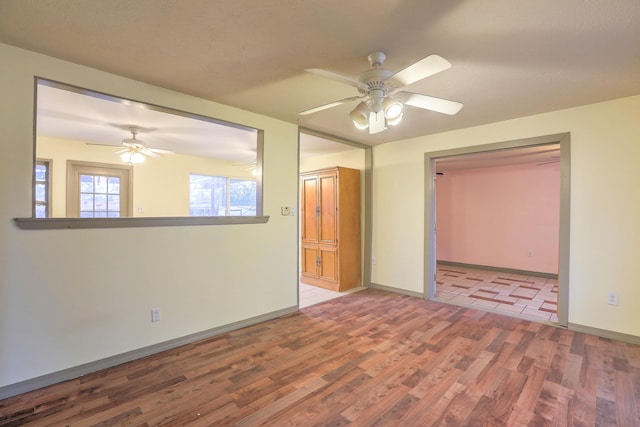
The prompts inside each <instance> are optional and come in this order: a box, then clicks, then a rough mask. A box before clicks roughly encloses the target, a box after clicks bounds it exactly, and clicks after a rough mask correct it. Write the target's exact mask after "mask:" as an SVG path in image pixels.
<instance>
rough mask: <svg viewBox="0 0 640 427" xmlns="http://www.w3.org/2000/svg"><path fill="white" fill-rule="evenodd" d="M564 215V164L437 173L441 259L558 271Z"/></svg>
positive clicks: (437, 223)
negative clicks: (561, 195) (562, 198)
mask: <svg viewBox="0 0 640 427" xmlns="http://www.w3.org/2000/svg"><path fill="white" fill-rule="evenodd" d="M559 221H560V168H559V165H558V164H550V165H543V166H536V165H515V166H501V167H494V168H482V169H468V170H461V171H449V172H445V174H444V175H438V176H437V178H436V225H437V234H436V257H437V259H438V260H440V261H452V262H460V263H465V264H477V265H484V266H491V267H505V268H513V269H518V270H528V271H536V272H541V273H553V274H557V273H558V232H559ZM530 253H531V256H530Z"/></svg>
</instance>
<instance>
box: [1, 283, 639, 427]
mask: <svg viewBox="0 0 640 427" xmlns="http://www.w3.org/2000/svg"><path fill="white" fill-rule="evenodd" d="M639 407H640V346H636V345H631V344H625V343H622V342H617V341H611V340H608V339H602V338H598V337H595V336H591V335H586V334H582V333H574V332H570V331H567V330H563V329H559V328H555V327H552V326H548V325H543V324H538V323H534V322H529V321H526V320H520V319H515V318H511V317H507V316H502V315H499V314H493V313H488V312H483V311H478V310H473V309H469V308H463V307H458V306H452V305H447V304H441V303H437V302H431V301H423V300H421V299H418V298H412V297H408V296H403V295H398V294H392V293H387V292H383V291H378V290H365V291H361V292H356V293H353V294H350V295H346V296H344V297H341V298H337V299H333V300H330V301H327V302H323V303H320V304H317V305H313V306H310V307H307V308H304V309H302V310H301V311H300V312H299V313H296V314H293V315H289V316H286V317H283V318H280V319H277V320H273V321H269V322H265V323H262V324H259V325H254V326H251V327H248V328H244V329H241V330H238V331H234V332H232V333H228V334H224V335H221V336H218V337H215V338H212V339H208V340H204V341H200V342H197V343H194V344H190V345H187V346H183V347H180V348H177V349H174V350H170V351H166V352H163V353H160V354H157V355H154V356H150V357H147V358H144V359H140V360H138V361H135V362H131V363H127V364H123V365H120V366H117V367H114V368H111V369H107V370H104V371H100V372H97V373H94V374H91V375H86V376H84V377H82V378H78V379H76V380H72V381H67V382H64V383H61V384H57V385H54V386H51V387H47V388H44V389H41V390H37V391H33V392H30V393H27V394H23V395H20V396H16V397H13V398H10V399H6V400H4V401H0V425H3V426H6V425H25V424H26V425H34V426H45V425H55V426H64V425H82V426H85V425H86V426H107V425H118V426H124V425H127V426H129V425H131V426H155V425H194V426H209V425H216V426H218V425H237V426H257V425H272V426H288V425H302V426H314V425H316V426H339V425H347V424H349V425H354V426H456V427H457V426H594V425H597V426H616V425H617V426H625V427H627V426H638V425H640V415H639V410H638V409H639Z"/></svg>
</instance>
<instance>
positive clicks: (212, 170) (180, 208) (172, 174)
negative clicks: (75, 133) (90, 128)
mask: <svg viewBox="0 0 640 427" xmlns="http://www.w3.org/2000/svg"><path fill="white" fill-rule="evenodd" d="M36 145H37V146H36V155H37V157H38V158H43V159H48V160H51V161H52V165H51V171H52V182H51V214H52V216H53V217H65V216H66V185H67V160H77V161H82V162H98V163H109V164H116V165H122V164H123V162H122V161H121V160H120V159H119V158H118V155H117V154H115V152H116V151H117V150H118V148H117V147H104V146H98V145H88V144H86V141H76V140H69V139H61V138H52V137H47V136H41V137H38V141H37V144H36ZM190 174H202V175H215V176H228V177H231V178H247V179H254V177H253V176H252V175H251V171H249V170H248V169H247V168H245V167H239V166H233V163H232V162H228V161H224V160H216V159H208V158H202V157H194V156H186V155H182V154H171V155H164V156H163V157H162V158H161V159H154V158H147V159H146V160H145V162H144V163H141V164H138V165H134V166H133V208H132V212H133V216H142V217H157V216H188V215H189V175H190Z"/></svg>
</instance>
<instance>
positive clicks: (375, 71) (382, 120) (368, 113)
mask: <svg viewBox="0 0 640 427" xmlns="http://www.w3.org/2000/svg"><path fill="white" fill-rule="evenodd" d="M385 59H386V55H385V54H384V53H383V52H373V53H371V54H369V56H368V60H369V64H370V65H371V67H372V68H371V69H370V70H367V71H365V72H364V73H362V74H361V75H360V76H359V77H358V79H357V80H356V79H352V78H350V77H346V76H342V75H340V74H337V73H334V72H331V71H326V70H322V69H318V68H311V69H307V70H306V71H308V72H310V73H313V74H317V75H320V76H323V77H328V78H330V79H333V80H337V81H340V82H342V83H346V84H348V85H350V86H353V87H355V88H356V89H358V92H360V94H361V95H360V96H353V97H349V98H345V99H341V100H339V101H334V102H331V103H329V104H325V105H321V106H319V107H314V108H311V109H309V110H305V111H302V112H300V113H299V114H300V115H307V114H313V113H317V112H319V111H322V110H326V109H328V108H332V107H335V106H338V105H341V104H344V103H346V102H351V101H355V100H360V103H359V104H358V105H357V106H356V107H355V108H354V109H353V110H352V111H351V113H349V117H350V118H351V120H352V121H353V124H354V125H355V126H356V127H357V128H358V129H367V128H368V129H369V133H370V134H375V133H378V132H382V131H384V130H385V129H387V125H391V126H393V125H397V124H398V123H400V121H401V120H402V117H403V116H404V104H407V105H410V106H412V107H417V108H421V109H425V110H431V111H437V112H439V113H444V114H450V115H453V114H456V113H457V112H458V111H460V109H461V108H462V104H461V103H460V102H456V101H449V100H447V99H441V98H435V97H431V96H427V95H422V94H419V93H413V92H405V91H399V89H401V88H404V87H405V86H408V85H410V84H412V83H415V82H417V81H419V80H422V79H424V78H427V77H429V76H432V75H434V74H436V73H439V72H441V71H444V70H446V69H448V68H450V67H451V63H450V62H449V61H447V60H446V59H444V58H442V57H441V56H438V55H430V56H427V57H426V58H423V59H421V60H420V61H418V62H416V63H415V64H413V65H410V66H409V67H407V68H405V69H403V70H401V71H399V72H397V73H394V72H392V71H390V70H386V69H384V68H382V64H383V63H384V61H385Z"/></svg>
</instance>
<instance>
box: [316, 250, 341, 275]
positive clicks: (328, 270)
mask: <svg viewBox="0 0 640 427" xmlns="http://www.w3.org/2000/svg"><path fill="white" fill-rule="evenodd" d="M318 250H319V252H320V278H321V279H323V280H330V281H333V282H337V281H338V257H337V254H338V252H337V251H336V249H335V248H319V249H318Z"/></svg>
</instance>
